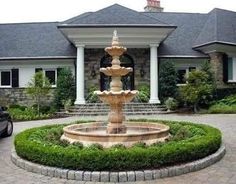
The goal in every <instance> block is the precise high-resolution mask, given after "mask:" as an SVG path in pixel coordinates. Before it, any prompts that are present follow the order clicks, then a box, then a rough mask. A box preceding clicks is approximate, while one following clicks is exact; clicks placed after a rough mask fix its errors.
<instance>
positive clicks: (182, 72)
mask: <svg viewBox="0 0 236 184" xmlns="http://www.w3.org/2000/svg"><path fill="white" fill-rule="evenodd" d="M194 70H196V67H188V68H179V69H178V68H177V77H178V79H177V84H178V85H183V84H186V76H188V74H189V72H192V71H194Z"/></svg>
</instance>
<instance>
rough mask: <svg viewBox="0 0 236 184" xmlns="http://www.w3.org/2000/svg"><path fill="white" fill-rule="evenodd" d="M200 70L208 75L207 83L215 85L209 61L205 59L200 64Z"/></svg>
mask: <svg viewBox="0 0 236 184" xmlns="http://www.w3.org/2000/svg"><path fill="white" fill-rule="evenodd" d="M201 71H203V72H205V73H206V74H207V75H208V77H207V78H208V80H207V81H208V83H209V84H212V85H215V83H216V81H215V74H214V72H213V70H212V66H211V63H210V62H209V61H205V62H204V63H203V64H202V65H201Z"/></svg>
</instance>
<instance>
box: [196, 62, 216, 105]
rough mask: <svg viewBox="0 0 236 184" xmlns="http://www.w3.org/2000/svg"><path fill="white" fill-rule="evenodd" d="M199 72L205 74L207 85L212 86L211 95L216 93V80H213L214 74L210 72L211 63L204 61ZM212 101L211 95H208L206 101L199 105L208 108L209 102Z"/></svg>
mask: <svg viewBox="0 0 236 184" xmlns="http://www.w3.org/2000/svg"><path fill="white" fill-rule="evenodd" d="M200 70H201V71H203V72H205V73H206V74H207V76H208V77H207V83H208V84H211V85H212V94H214V93H215V92H216V80H215V73H214V72H213V70H212V66H211V63H210V62H209V61H205V62H204V63H203V64H202V65H201V69H200ZM212 100H213V95H209V96H208V97H207V98H206V99H204V100H201V102H200V104H201V105H203V106H208V105H209V104H210V103H211V101H212Z"/></svg>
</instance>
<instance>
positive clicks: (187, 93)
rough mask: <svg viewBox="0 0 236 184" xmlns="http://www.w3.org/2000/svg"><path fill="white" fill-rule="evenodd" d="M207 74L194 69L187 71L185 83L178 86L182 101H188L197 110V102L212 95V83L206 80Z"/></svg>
mask: <svg viewBox="0 0 236 184" xmlns="http://www.w3.org/2000/svg"><path fill="white" fill-rule="evenodd" d="M208 79H209V76H208V74H207V73H206V72H204V71H201V70H195V71H192V72H190V73H189V76H188V77H187V84H186V85H185V86H182V87H181V88H180V93H181V96H182V97H183V99H184V101H186V102H188V103H190V104H192V105H193V107H194V112H197V109H198V105H199V102H200V101H201V100H204V99H207V98H208V97H209V96H211V95H212V91H213V85H212V84H211V83H209V81H208Z"/></svg>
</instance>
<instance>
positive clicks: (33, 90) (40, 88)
mask: <svg viewBox="0 0 236 184" xmlns="http://www.w3.org/2000/svg"><path fill="white" fill-rule="evenodd" d="M50 89H51V84H50V82H49V80H48V79H47V77H45V76H44V74H43V72H37V73H35V75H34V76H33V78H32V79H31V81H30V82H29V83H28V86H27V88H26V93H28V94H29V95H30V96H32V97H33V99H34V100H35V102H36V104H37V112H38V115H39V114H40V105H41V103H42V99H44V97H45V96H47V95H48V94H49V93H50Z"/></svg>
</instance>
